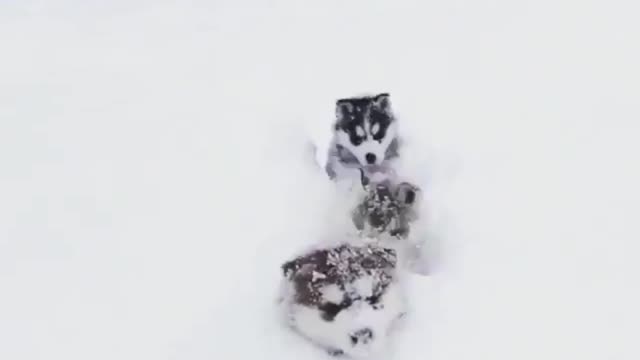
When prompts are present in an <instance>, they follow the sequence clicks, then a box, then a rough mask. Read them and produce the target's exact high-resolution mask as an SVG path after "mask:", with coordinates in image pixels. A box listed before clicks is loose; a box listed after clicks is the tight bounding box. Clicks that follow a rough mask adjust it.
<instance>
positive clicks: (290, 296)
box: [281, 243, 406, 358]
mask: <svg viewBox="0 0 640 360" xmlns="http://www.w3.org/2000/svg"><path fill="white" fill-rule="evenodd" d="M282 271H283V294H282V297H281V304H282V305H283V310H284V311H285V316H286V317H287V320H288V323H289V325H290V326H291V327H292V328H293V329H294V330H295V331H297V332H298V333H299V334H301V335H302V336H303V337H305V338H307V339H308V340H310V341H311V342H313V343H315V344H317V345H319V346H321V347H323V348H324V349H326V350H327V351H328V352H329V353H330V354H333V355H342V354H344V355H348V356H351V357H355V358H359V357H367V356H370V355H374V354H376V353H379V352H380V351H381V350H384V349H385V347H386V346H385V345H386V341H387V338H388V335H389V332H390V330H391V328H392V325H393V324H394V323H395V321H396V320H397V319H398V318H399V317H401V316H402V315H403V313H404V312H405V311H406V310H405V302H404V294H403V291H402V290H401V288H402V286H401V285H400V282H399V280H398V273H397V267H396V254H395V251H394V250H392V249H386V248H383V247H380V246H377V245H373V244H367V245H360V246H356V245H353V244H347V243H343V244H338V245H335V246H328V247H324V248H316V249H313V250H311V251H309V252H307V253H305V254H304V255H302V256H299V257H297V258H295V259H293V260H290V261H288V262H286V263H285V264H283V265H282Z"/></svg>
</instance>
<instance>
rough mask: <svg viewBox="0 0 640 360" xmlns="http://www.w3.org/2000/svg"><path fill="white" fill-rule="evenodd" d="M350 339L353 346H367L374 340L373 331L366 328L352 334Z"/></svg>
mask: <svg viewBox="0 0 640 360" xmlns="http://www.w3.org/2000/svg"><path fill="white" fill-rule="evenodd" d="M349 337H350V338H351V344H352V345H357V344H367V343H369V342H370V341H371V339H372V338H373V331H372V330H371V329H370V328H364V329H360V330H358V331H356V332H354V333H352V334H351V335H349Z"/></svg>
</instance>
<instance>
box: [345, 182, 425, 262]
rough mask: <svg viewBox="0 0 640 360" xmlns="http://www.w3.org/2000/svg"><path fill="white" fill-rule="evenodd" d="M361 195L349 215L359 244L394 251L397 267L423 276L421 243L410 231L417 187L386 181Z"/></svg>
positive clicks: (415, 211) (370, 186) (415, 213)
mask: <svg viewBox="0 0 640 360" xmlns="http://www.w3.org/2000/svg"><path fill="white" fill-rule="evenodd" d="M364 190H365V191H364V194H363V195H362V196H360V198H359V202H358V204H357V206H356V207H355V209H354V210H353V212H352V220H353V223H354V226H355V227H356V229H357V230H358V232H359V235H360V237H359V241H360V242H362V243H377V244H379V245H380V246H383V247H385V248H389V249H393V250H394V251H395V252H396V255H397V256H398V263H399V266H401V267H402V268H406V269H411V270H412V271H413V272H416V273H421V274H425V272H426V267H425V266H426V264H424V261H425V259H423V258H422V256H421V255H422V252H421V251H422V250H421V247H422V245H423V239H421V237H420V235H419V234H418V235H417V234H415V233H414V232H412V231H411V228H412V224H413V223H414V222H415V221H416V220H418V217H419V211H418V209H419V206H418V205H419V203H420V201H421V200H422V191H421V189H420V188H419V187H417V186H415V185H413V184H410V183H407V182H402V183H399V184H395V183H393V182H391V181H388V180H385V181H382V182H376V183H368V184H366V185H364Z"/></svg>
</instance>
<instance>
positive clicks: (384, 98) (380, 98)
mask: <svg viewBox="0 0 640 360" xmlns="http://www.w3.org/2000/svg"><path fill="white" fill-rule="evenodd" d="M373 104H374V106H375V107H376V108H378V109H380V110H382V111H384V112H390V111H391V99H389V94H388V93H382V94H378V95H376V96H374V97H373Z"/></svg>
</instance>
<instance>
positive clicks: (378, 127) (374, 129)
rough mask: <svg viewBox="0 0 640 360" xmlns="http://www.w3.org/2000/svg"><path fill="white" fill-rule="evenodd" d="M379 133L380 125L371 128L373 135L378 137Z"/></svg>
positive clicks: (376, 124)
mask: <svg viewBox="0 0 640 360" xmlns="http://www.w3.org/2000/svg"><path fill="white" fill-rule="evenodd" d="M378 131H380V124H378V123H375V124H373V126H371V135H373V136H376V135H377V134H378Z"/></svg>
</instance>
